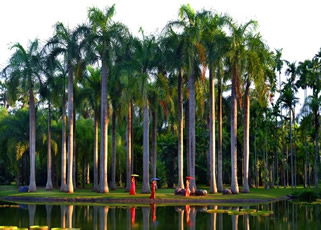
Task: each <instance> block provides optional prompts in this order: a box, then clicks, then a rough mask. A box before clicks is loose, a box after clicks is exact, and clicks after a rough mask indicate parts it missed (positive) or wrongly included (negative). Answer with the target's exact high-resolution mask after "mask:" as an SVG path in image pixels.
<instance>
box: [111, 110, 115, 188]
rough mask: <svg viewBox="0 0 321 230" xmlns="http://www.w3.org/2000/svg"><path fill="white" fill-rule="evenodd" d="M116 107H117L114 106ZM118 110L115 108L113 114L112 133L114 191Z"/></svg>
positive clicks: (112, 181)
mask: <svg viewBox="0 0 321 230" xmlns="http://www.w3.org/2000/svg"><path fill="white" fill-rule="evenodd" d="M114 107H116V106H114ZM115 110H116V108H113V114H112V121H111V122H112V125H111V126H112V132H111V139H112V140H111V148H112V150H111V152H112V158H111V185H110V188H111V189H112V190H115V189H116V111H115Z"/></svg>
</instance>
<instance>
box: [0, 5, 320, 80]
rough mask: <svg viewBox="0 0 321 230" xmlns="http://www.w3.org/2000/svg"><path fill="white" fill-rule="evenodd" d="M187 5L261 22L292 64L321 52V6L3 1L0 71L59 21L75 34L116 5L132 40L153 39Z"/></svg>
mask: <svg viewBox="0 0 321 230" xmlns="http://www.w3.org/2000/svg"><path fill="white" fill-rule="evenodd" d="M187 3H189V4H190V5H191V7H192V8H194V9H195V10H196V11H197V10H201V9H206V10H214V11H216V12H218V13H227V14H229V15H230V16H232V17H233V18H234V19H235V20H236V21H237V22H238V23H245V22H247V21H249V20H250V19H253V20H256V21H258V24H259V27H258V32H260V33H261V35H262V37H263V39H264V40H265V42H266V43H267V44H268V46H269V47H270V49H271V50H274V49H280V48H282V49H283V58H284V59H286V60H288V61H290V62H293V61H297V62H299V61H304V60H305V59H311V58H312V57H313V56H314V55H315V54H316V53H317V51H318V50H319V49H320V48H321V28H320V23H321V19H320V14H319V11H320V9H321V1H320V0H305V1H303V0H189V1H183V0H158V1H156V0H118V1H109V0H95V1H91V0H27V1H26V0H10V1H8V0H4V1H0V31H1V34H0V70H1V69H2V68H4V67H5V66H6V64H7V61H8V59H9V58H10V55H11V54H12V52H13V51H12V50H9V48H10V46H12V45H13V44H14V43H16V42H20V43H21V44H22V45H23V46H24V47H25V46H27V44H28V42H29V41H30V40H34V39H35V38H38V39H40V41H43V42H45V41H46V40H47V39H48V38H49V37H50V36H52V35H53V25H54V24H55V23H56V22H58V21H59V22H63V23H64V24H65V25H67V26H69V27H70V28H74V27H75V26H76V25H78V24H81V23H84V22H86V21H87V10H88V8H90V7H93V6H95V7H98V8H100V9H104V8H105V7H107V6H111V5H112V4H115V6H116V14H115V17H114V19H115V20H116V21H121V22H122V23H124V24H125V25H127V26H128V27H129V29H130V31H131V32H132V33H133V34H138V31H139V28H140V27H142V28H143V30H144V32H145V34H149V33H155V32H157V31H158V32H159V31H161V30H162V28H163V27H164V26H165V25H166V23H167V22H168V21H170V20H175V19H177V18H178V9H179V7H180V6H181V5H182V4H187ZM284 79H285V77H284Z"/></svg>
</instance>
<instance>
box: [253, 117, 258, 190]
mask: <svg viewBox="0 0 321 230" xmlns="http://www.w3.org/2000/svg"><path fill="white" fill-rule="evenodd" d="M254 130H255V131H254V170H255V187H256V188H258V187H259V177H258V174H259V173H258V171H259V167H258V164H257V154H256V121H255V129H254Z"/></svg>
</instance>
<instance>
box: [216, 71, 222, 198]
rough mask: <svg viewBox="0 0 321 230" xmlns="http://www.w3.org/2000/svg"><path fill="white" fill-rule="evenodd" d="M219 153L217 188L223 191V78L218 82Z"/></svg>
mask: <svg viewBox="0 0 321 230" xmlns="http://www.w3.org/2000/svg"><path fill="white" fill-rule="evenodd" d="M217 117H218V154H217V190H218V192H223V165H222V164H223V159H222V152H223V151H222V148H223V142H222V128H223V125H222V123H223V119H222V79H221V77H219V82H218V116H217Z"/></svg>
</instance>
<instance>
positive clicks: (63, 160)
mask: <svg viewBox="0 0 321 230" xmlns="http://www.w3.org/2000/svg"><path fill="white" fill-rule="evenodd" d="M61 148H62V149H61V186H60V191H66V190H67V185H66V167H67V165H66V157H67V153H66V93H65V83H64V91H63V99H62V141H61Z"/></svg>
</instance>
